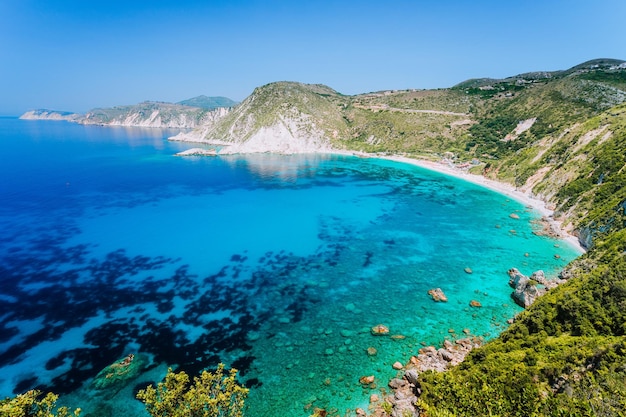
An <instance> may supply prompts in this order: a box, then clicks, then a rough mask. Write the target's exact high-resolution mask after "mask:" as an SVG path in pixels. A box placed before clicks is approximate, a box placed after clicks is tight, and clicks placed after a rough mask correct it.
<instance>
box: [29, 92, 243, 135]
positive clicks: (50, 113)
mask: <svg viewBox="0 0 626 417" xmlns="http://www.w3.org/2000/svg"><path fill="white" fill-rule="evenodd" d="M236 104H237V102H235V101H233V100H231V99H229V98H226V97H207V96H198V97H193V98H190V99H188V100H183V101H181V102H179V103H167V102H160V101H144V102H142V103H138V104H132V105H126V106H115V107H106V108H96V109H92V110H90V111H88V112H87V113H85V114H78V113H72V112H64V111H56V110H45V109H40V110H31V111H27V112H26V113H24V114H22V115H21V116H20V119H25V120H64V121H69V122H73V123H79V124H85V125H100V126H127V127H156V128H175V129H193V128H196V127H199V126H208V125H211V124H213V123H215V122H216V121H217V120H219V119H221V118H222V117H224V116H225V115H226V114H228V112H229V111H230V110H231V108H232V106H235V105H236Z"/></svg>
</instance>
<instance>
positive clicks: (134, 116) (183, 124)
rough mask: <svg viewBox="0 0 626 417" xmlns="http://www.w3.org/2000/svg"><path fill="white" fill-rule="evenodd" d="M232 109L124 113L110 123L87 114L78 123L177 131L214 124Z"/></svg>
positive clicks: (155, 110) (156, 110) (158, 110)
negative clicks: (173, 129) (172, 129)
mask: <svg viewBox="0 0 626 417" xmlns="http://www.w3.org/2000/svg"><path fill="white" fill-rule="evenodd" d="M229 111H230V109H228V108H218V109H215V110H211V111H203V110H201V109H197V108H193V109H190V110H188V111H165V110H160V109H154V110H152V111H151V112H150V113H147V112H146V113H144V112H141V111H135V112H128V113H123V114H121V115H119V116H117V117H114V118H112V119H110V120H108V121H102V119H101V118H99V117H98V116H97V115H95V114H93V113H87V114H86V115H85V116H84V117H83V118H81V119H78V120H77V122H78V123H81V124H96V125H107V126H128V127H133V126H136V127H159V128H175V129H194V128H197V127H199V126H203V125H208V124H212V123H214V122H215V121H217V120H219V119H221V118H222V117H224V116H225V115H226V114H228V112H229Z"/></svg>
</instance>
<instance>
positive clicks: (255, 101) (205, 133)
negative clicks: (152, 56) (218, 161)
mask: <svg viewBox="0 0 626 417" xmlns="http://www.w3.org/2000/svg"><path fill="white" fill-rule="evenodd" d="M345 101H346V100H345V99H344V98H343V97H342V96H341V95H340V94H338V93H337V92H336V91H334V90H332V89H331V88H329V87H326V86H322V85H307V84H301V83H295V82H277V83H271V84H268V85H265V86H262V87H258V88H256V89H255V90H254V92H253V93H252V94H251V95H250V96H249V97H248V98H246V99H245V100H244V101H243V102H242V103H241V104H240V105H238V106H237V107H235V108H234V109H233V111H232V112H231V113H230V114H228V115H227V116H226V117H224V118H222V119H221V120H219V121H217V122H216V123H214V124H211V125H209V126H203V127H201V128H200V129H196V130H194V131H192V132H189V133H181V134H179V135H177V136H175V137H173V138H170V139H171V140H181V141H192V142H206V143H212V144H219V145H227V146H226V147H225V148H224V149H223V150H221V151H220V153H221V154H225V153H255V152H276V153H311V152H327V151H330V150H331V149H332V148H333V144H332V142H331V141H332V139H333V138H338V137H340V136H342V135H344V134H345V132H346V130H347V126H346V122H345V121H344V120H343V119H342V117H341V112H340V111H337V107H338V106H341V105H343V103H344V102H345Z"/></svg>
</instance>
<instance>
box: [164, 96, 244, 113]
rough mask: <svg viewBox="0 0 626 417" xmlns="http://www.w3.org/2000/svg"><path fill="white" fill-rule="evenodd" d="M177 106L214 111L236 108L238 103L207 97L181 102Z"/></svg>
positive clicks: (227, 99) (226, 99)
mask: <svg viewBox="0 0 626 417" xmlns="http://www.w3.org/2000/svg"><path fill="white" fill-rule="evenodd" d="M176 104H180V105H181V106H189V107H200V108H202V109H207V110H214V109H217V108H220V107H235V106H236V105H237V104H238V103H237V102H236V101H234V100H231V99H229V98H228V97H221V96H217V97H208V96H205V95H201V96H197V97H192V98H190V99H187V100H183V101H179V102H178V103H176Z"/></svg>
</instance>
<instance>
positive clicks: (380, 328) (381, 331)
mask: <svg viewBox="0 0 626 417" xmlns="http://www.w3.org/2000/svg"><path fill="white" fill-rule="evenodd" d="M371 332H372V334H373V335H374V336H383V335H387V334H389V327H387V326H385V325H384V324H377V325H376V326H374V327H372V329H371Z"/></svg>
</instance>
